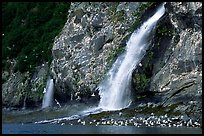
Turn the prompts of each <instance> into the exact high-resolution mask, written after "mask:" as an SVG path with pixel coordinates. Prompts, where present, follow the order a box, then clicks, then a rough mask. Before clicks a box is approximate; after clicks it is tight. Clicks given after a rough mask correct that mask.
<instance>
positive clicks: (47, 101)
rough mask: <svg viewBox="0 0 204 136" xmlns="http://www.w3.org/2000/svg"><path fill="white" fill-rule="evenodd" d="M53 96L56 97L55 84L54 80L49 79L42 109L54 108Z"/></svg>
mask: <svg viewBox="0 0 204 136" xmlns="http://www.w3.org/2000/svg"><path fill="white" fill-rule="evenodd" d="M53 96H54V82H53V79H49V80H48V81H47V85H46V90H45V95H44V97H43V103H42V108H47V107H49V106H52V104H53Z"/></svg>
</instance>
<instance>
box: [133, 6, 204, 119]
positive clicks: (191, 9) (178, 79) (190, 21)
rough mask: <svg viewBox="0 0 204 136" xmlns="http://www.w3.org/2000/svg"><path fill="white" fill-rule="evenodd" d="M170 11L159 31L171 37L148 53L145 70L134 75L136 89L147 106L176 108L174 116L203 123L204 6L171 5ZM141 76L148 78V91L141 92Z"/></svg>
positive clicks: (139, 69) (144, 89)
mask: <svg viewBox="0 0 204 136" xmlns="http://www.w3.org/2000/svg"><path fill="white" fill-rule="evenodd" d="M166 9H167V10H166V11H167V14H166V17H165V19H164V20H163V21H162V22H161V23H160V24H159V25H160V26H159V27H160V28H162V26H163V27H166V28H167V29H166V30H167V31H165V33H167V34H165V33H164V35H161V36H160V38H161V39H160V40H158V38H155V39H157V42H159V43H155V45H154V47H153V48H152V49H150V50H149V52H147V55H146V57H145V58H144V59H143V60H142V65H143V66H142V67H141V68H140V67H139V68H138V70H137V71H135V73H134V74H133V83H135V84H133V88H135V89H136V91H137V92H136V95H141V96H144V97H145V98H146V99H147V100H146V102H150V103H152V104H153V105H154V104H156V105H161V106H163V107H168V106H172V105H174V108H173V109H172V111H173V112H179V113H180V114H182V115H187V116H188V117H191V118H194V119H198V120H202V55H201V54H202V32H201V30H202V12H201V10H202V3H200V2H180V3H179V2H171V3H167V4H166ZM164 24H165V25H164ZM160 30H162V29H160ZM171 30H172V31H171ZM168 31H171V33H169V34H170V35H169V34H168ZM158 34H159V31H157V33H156V35H158ZM157 44H158V45H157ZM155 49H156V50H155ZM151 54H153V55H152V57H151V59H150V56H151ZM147 60H151V63H150V64H151V65H150V66H146V65H145V64H146V63H147V62H148V61H147ZM148 70H149V74H150V75H148V74H147V71H148ZM141 74H143V75H146V86H145V88H142V87H140V88H138V86H141V85H140V84H141V83H143V82H141V80H140V82H137V80H138V79H139V75H141ZM148 76H149V77H148ZM139 89H140V90H139ZM148 94H149V96H147V95H148ZM145 98H144V99H145ZM148 98H150V99H148ZM151 98H153V100H152V99H151ZM136 102H138V100H136Z"/></svg>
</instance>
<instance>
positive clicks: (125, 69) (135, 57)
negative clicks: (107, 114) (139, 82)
mask: <svg viewBox="0 0 204 136" xmlns="http://www.w3.org/2000/svg"><path fill="white" fill-rule="evenodd" d="M164 4H165V3H163V4H162V5H161V6H160V7H159V8H158V10H157V11H156V13H155V14H154V15H153V16H152V17H150V18H149V19H148V20H147V21H146V22H144V23H143V24H142V26H141V27H140V28H139V29H137V30H136V31H134V32H133V33H132V35H131V37H130V39H129V41H128V42H127V46H126V50H125V52H124V53H123V54H121V55H120V56H119V57H118V59H117V60H116V61H115V63H114V64H113V66H112V68H111V69H110V70H109V72H108V74H107V76H106V78H105V79H104V81H102V83H101V84H100V85H99V86H98V89H99V90H100V91H99V95H100V96H101V99H100V102H99V105H98V107H99V108H102V109H104V110H119V109H123V108H126V107H128V106H129V105H130V104H131V102H132V101H131V88H130V87H131V78H132V72H133V70H134V69H135V67H136V65H138V64H139V63H140V61H141V59H142V58H143V56H144V55H145V53H146V49H147V48H148V47H149V45H150V44H151V39H150V36H151V35H152V33H151V32H152V31H153V29H154V28H155V26H156V23H157V21H158V20H159V19H160V18H161V17H162V15H163V14H164V13H165V8H164Z"/></svg>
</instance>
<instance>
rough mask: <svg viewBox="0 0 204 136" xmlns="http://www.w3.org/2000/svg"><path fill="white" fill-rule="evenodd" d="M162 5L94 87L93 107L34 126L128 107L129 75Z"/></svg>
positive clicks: (151, 31) (145, 43) (133, 36)
mask: <svg viewBox="0 0 204 136" xmlns="http://www.w3.org/2000/svg"><path fill="white" fill-rule="evenodd" d="M164 5H165V3H163V4H161V5H160V6H159V8H158V9H157V11H156V13H155V14H154V15H153V16H152V17H150V18H149V19H148V20H147V21H146V22H144V23H143V24H142V25H141V27H140V28H138V29H137V30H135V31H134V32H133V33H132V35H131V37H130V39H129V40H128V42H127V43H126V44H127V45H126V50H125V52H124V53H123V54H121V55H120V56H119V57H118V58H117V60H116V61H115V63H114V64H113V66H112V68H111V69H110V70H109V72H108V73H107V75H106V77H105V78H104V80H103V81H102V82H101V83H100V84H99V86H98V88H97V89H99V95H100V98H101V99H100V102H99V104H98V106H97V107H92V108H88V109H87V110H83V111H79V113H78V114H75V115H72V116H68V117H64V118H58V119H52V120H43V121H39V122H35V123H55V122H57V121H59V120H60V121H62V120H74V119H78V118H81V117H84V116H88V115H90V114H97V113H100V112H102V111H113V110H121V109H124V108H127V107H128V106H130V104H131V102H132V100H131V88H130V87H131V78H132V77H131V76H132V72H133V70H134V69H135V68H136V66H137V65H138V64H139V63H140V61H141V60H142V58H143V57H144V55H145V53H146V50H147V49H148V47H149V46H150V44H151V39H152V37H153V32H154V28H155V26H156V23H157V21H159V19H160V18H161V17H162V16H163V14H164V13H165V7H164ZM52 81H53V80H52Z"/></svg>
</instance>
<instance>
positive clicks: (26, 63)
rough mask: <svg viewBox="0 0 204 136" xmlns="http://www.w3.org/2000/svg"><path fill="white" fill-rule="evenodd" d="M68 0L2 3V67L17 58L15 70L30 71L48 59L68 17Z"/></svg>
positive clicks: (5, 66) (4, 67)
mask: <svg viewBox="0 0 204 136" xmlns="http://www.w3.org/2000/svg"><path fill="white" fill-rule="evenodd" d="M69 7H70V3H61V2H4V3H2V25H3V27H2V28H3V29H2V30H3V31H2V40H3V41H2V42H3V46H2V67H3V69H8V68H9V67H8V65H7V64H6V60H8V59H16V60H17V64H16V66H15V71H20V72H22V73H24V72H26V71H29V72H31V73H32V71H33V70H34V68H35V67H36V66H37V65H38V64H40V63H43V62H45V61H46V62H49V63H50V62H51V59H52V57H51V49H52V46H53V41H54V38H55V36H57V35H58V34H59V32H60V31H61V29H62V27H63V26H64V23H65V21H66V19H67V11H68V10H69Z"/></svg>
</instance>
